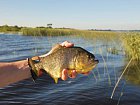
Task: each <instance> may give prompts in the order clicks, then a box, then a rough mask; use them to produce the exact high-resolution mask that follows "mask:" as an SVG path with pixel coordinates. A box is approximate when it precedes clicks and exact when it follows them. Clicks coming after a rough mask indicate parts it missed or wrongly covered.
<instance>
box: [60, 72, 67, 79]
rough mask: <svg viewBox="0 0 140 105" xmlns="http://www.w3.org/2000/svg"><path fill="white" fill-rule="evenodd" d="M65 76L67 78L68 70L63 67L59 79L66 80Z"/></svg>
mask: <svg viewBox="0 0 140 105" xmlns="http://www.w3.org/2000/svg"><path fill="white" fill-rule="evenodd" d="M67 78H68V71H67V69H64V70H63V71H62V75H61V79H62V80H66V79H67Z"/></svg>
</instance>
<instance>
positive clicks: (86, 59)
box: [29, 44, 99, 83]
mask: <svg viewBox="0 0 140 105" xmlns="http://www.w3.org/2000/svg"><path fill="white" fill-rule="evenodd" d="M29 63H30V66H31V67H32V70H33V71H34V72H35V75H36V76H38V74H39V70H44V71H45V72H46V73H48V74H49V75H50V76H51V77H52V78H53V79H54V81H55V83H58V79H59V78H60V77H61V73H62V70H63V69H68V75H71V74H72V70H76V72H77V73H78V74H83V73H87V72H90V71H92V70H93V69H94V68H95V67H96V65H97V64H98V63H99V60H96V59H95V56H94V54H92V53H90V52H88V51H87V50H85V49H83V48H82V47H77V46H73V47H69V48H66V47H63V46H61V45H59V44H56V45H55V46H54V47H53V48H52V50H51V53H50V54H49V55H47V56H44V57H39V59H38V60H32V59H29Z"/></svg>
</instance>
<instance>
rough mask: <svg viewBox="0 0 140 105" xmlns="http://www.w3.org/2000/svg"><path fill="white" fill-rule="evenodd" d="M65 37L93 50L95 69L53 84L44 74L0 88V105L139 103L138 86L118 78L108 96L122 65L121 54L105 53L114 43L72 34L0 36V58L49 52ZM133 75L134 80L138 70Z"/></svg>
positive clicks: (16, 57)
mask: <svg viewBox="0 0 140 105" xmlns="http://www.w3.org/2000/svg"><path fill="white" fill-rule="evenodd" d="M65 40H68V41H70V42H73V43H74V44H75V45H76V46H81V47H83V48H85V49H86V50H88V51H90V52H91V53H94V54H95V56H96V58H97V59H98V60H99V61H100V63H99V64H98V66H97V67H96V69H95V70H93V71H92V73H91V74H90V75H88V76H83V75H78V76H77V78H76V79H68V80H67V81H62V80H59V83H58V84H54V81H53V79H52V78H50V77H49V76H48V75H47V74H44V75H43V76H42V77H40V78H39V79H38V80H37V81H36V83H33V82H32V80H31V79H27V80H23V81H20V82H18V83H15V84H12V85H9V86H7V87H4V88H0V105H1V104H2V105H3V104H14V105H15V104H28V105H30V104H32V105H40V104H41V105H63V104H66V105H92V104H94V105H117V104H118V103H119V105H132V104H133V105H139V103H140V100H139V98H140V87H139V86H135V85H133V84H128V83H126V81H125V80H124V79H122V80H121V81H120V83H119V86H118V87H117V89H116V91H115V94H114V97H113V99H110V96H111V92H112V90H113V88H114V86H115V83H116V81H117V79H118V77H119V76H120V73H121V71H122V69H123V67H124V64H125V62H124V55H122V54H112V53H109V52H107V49H108V48H112V47H114V45H115V44H113V45H112V44H110V43H107V44H104V43H103V42H102V41H97V40H96V43H95V41H93V40H88V39H84V38H80V37H76V36H63V37H62V36H59V37H58V36H57V37H32V36H20V35H0V48H1V49H0V61H14V60H19V59H26V58H27V57H31V56H35V55H40V54H43V53H44V52H46V51H49V50H50V49H51V46H53V45H54V44H56V43H61V42H63V41H65ZM117 48H119V46H117ZM134 73H135V71H131V72H129V74H128V75H127V76H129V75H131V74H134ZM135 74H137V79H138V77H139V76H138V73H135ZM131 76H132V75H131ZM127 78H128V77H127ZM130 78H133V79H135V77H134V76H133V77H130V76H129V79H130ZM133 79H132V80H133ZM135 80H136V79H135Z"/></svg>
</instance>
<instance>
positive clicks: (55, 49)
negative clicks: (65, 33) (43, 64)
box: [50, 44, 64, 53]
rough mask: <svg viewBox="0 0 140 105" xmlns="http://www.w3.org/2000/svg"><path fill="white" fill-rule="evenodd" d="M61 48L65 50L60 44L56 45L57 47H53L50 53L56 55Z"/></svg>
mask: <svg viewBox="0 0 140 105" xmlns="http://www.w3.org/2000/svg"><path fill="white" fill-rule="evenodd" d="M61 48H64V47H63V46H61V45H60V44H56V45H55V46H53V47H52V49H51V51H50V53H54V52H56V51H57V50H59V49H61Z"/></svg>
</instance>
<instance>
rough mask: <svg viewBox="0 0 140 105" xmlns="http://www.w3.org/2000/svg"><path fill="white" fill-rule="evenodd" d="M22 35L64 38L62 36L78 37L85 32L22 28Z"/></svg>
mask: <svg viewBox="0 0 140 105" xmlns="http://www.w3.org/2000/svg"><path fill="white" fill-rule="evenodd" d="M21 31H22V34H23V35H27V36H28V35H32V36H64V35H78V34H82V33H84V32H85V31H83V30H75V29H55V28H23V29H22V30H21Z"/></svg>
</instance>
